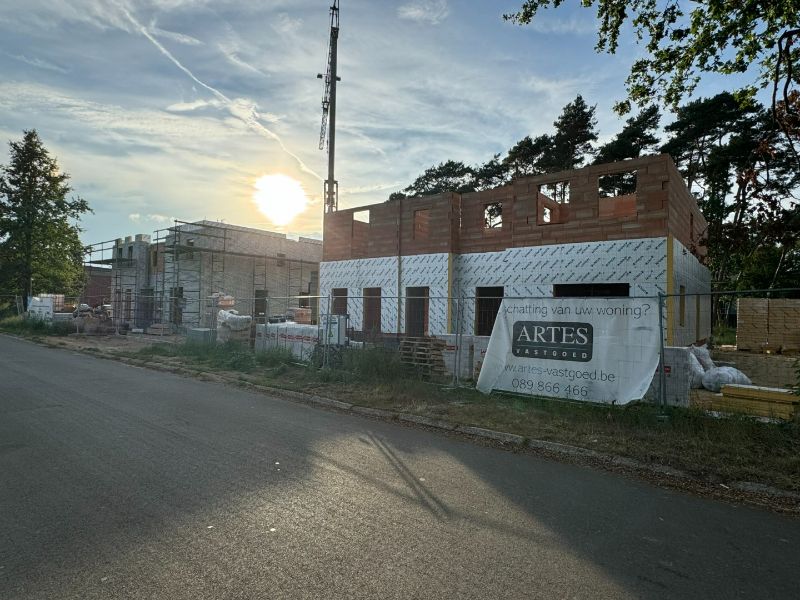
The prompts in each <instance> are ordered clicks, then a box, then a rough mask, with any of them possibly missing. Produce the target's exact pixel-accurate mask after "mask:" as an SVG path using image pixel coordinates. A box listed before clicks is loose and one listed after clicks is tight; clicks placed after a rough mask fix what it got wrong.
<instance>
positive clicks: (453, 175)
mask: <svg viewBox="0 0 800 600" xmlns="http://www.w3.org/2000/svg"><path fill="white" fill-rule="evenodd" d="M473 176H474V172H473V170H472V168H471V167H468V166H467V165H465V164H464V163H463V162H456V161H454V160H448V161H447V162H443V163H439V164H438V165H435V166H433V167H431V168H429V169H426V170H425V172H424V173H423V174H422V175H420V176H419V177H417V178H416V179H415V180H414V182H413V183H412V184H411V185H409V186H408V187H407V188H405V189H404V190H403V193H404V194H406V195H407V196H430V195H433V194H441V193H443V192H458V193H463V192H474V191H475V187H474V185H473Z"/></svg>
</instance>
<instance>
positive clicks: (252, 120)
mask: <svg viewBox="0 0 800 600" xmlns="http://www.w3.org/2000/svg"><path fill="white" fill-rule="evenodd" d="M120 10H121V11H122V13H123V14H124V15H125V17H126V18H127V19H128V20H129V21H130V23H131V24H132V25H133V26H134V27H135V28H136V29H137V30H138V31H139V33H141V34H142V35H143V36H144V37H145V38H147V39H148V40H149V41H150V43H152V44H153V45H154V46H155V47H156V49H157V50H158V51H159V52H161V54H163V55H164V56H165V57H166V58H167V59H169V60H170V61H171V62H172V63H173V64H174V65H175V66H176V67H178V69H180V70H181V71H183V73H185V74H186V75H187V76H188V77H189V78H190V79H191V80H192V81H194V82H195V83H196V84H197V85H199V86H200V87H202V88H204V89H206V90H208V91H209V92H211V93H212V94H213V95H214V97H215V98H217V99H218V100H220V101H221V102H222V103H223V104H224V105H225V107H226V108H227V110H228V112H229V113H230V114H231V115H232V116H233V117H235V118H237V119H239V120H240V121H242V122H243V123H244V124H245V125H247V126H248V127H249V128H250V129H252V130H253V131H256V132H257V133H260V134H262V135H264V136H265V137H267V138H269V139H271V140H274V141H275V142H277V143H278V145H279V146H280V147H281V149H282V150H283V151H284V152H285V153H286V154H288V155H289V156H291V157H292V158H293V159H294V160H295V161H296V162H297V164H298V165H299V167H300V168H301V169H302V170H303V171H305V172H306V173H308V174H309V175H313V176H314V177H316V178H317V179H319V180H320V181H321V180H322V177H321V176H320V175H319V174H318V173H317V172H316V171H314V170H313V169H311V167H309V166H308V165H306V164H305V163H304V162H303V160H302V159H301V158H300V157H299V156H297V154H295V153H293V152H292V151H291V150H289V148H288V147H287V146H286V144H284V142H283V140H282V139H281V137H280V136H279V135H278V134H277V133H274V132H273V131H272V130H270V129H268V128H267V127H265V126H264V125H263V124H262V123H261V121H260V115H259V113H258V111H257V110H256V108H257V106H256V104H255V103H254V102H250V103H249V104H248V103H247V102H243V101H240V100H231V99H230V98H228V97H227V96H226V95H225V94H223V93H222V92H221V91H219V90H218V89H217V88H215V87H212V86H210V85H208V84H207V83H205V82H204V81H201V80H200V79H199V78H198V77H196V76H195V75H194V73H192V72H191V71H190V70H189V69H188V68H187V67H186V66H184V65H183V63H181V62H180V61H179V60H178V59H177V58H175V56H173V55H172V53H171V52H170V51H169V50H167V49H166V48H165V47H164V46H163V45H162V44H161V42H159V41H158V40H157V39H156V38H155V37H153V34H151V33H150V31H148V29H147V28H146V27H145V26H144V25H142V24H141V23H140V22H139V21H138V20H137V19H136V17H134V16H133V15H132V14H131V12H130V11H129V10H128V9H127V8H126V7H124V6H121V7H120Z"/></svg>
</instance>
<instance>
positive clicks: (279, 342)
mask: <svg viewBox="0 0 800 600" xmlns="http://www.w3.org/2000/svg"><path fill="white" fill-rule="evenodd" d="M318 342H319V327H318V326H317V325H304V324H301V323H267V324H260V323H259V324H258V325H256V342H255V349H256V352H266V351H267V350H272V349H276V348H281V349H284V350H288V351H289V352H291V353H292V356H294V357H295V358H298V359H300V360H310V359H311V355H312V354H313V352H314V348H316V346H317V343H318Z"/></svg>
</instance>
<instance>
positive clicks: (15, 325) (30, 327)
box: [0, 316, 75, 337]
mask: <svg viewBox="0 0 800 600" xmlns="http://www.w3.org/2000/svg"><path fill="white" fill-rule="evenodd" d="M0 331H3V332H5V333H13V334H14V335H21V336H25V337H34V336H35V337H41V336H66V335H69V334H70V333H75V327H74V326H73V325H72V323H69V322H67V321H52V322H51V321H44V320H42V319H32V318H25V317H22V316H18V317H17V316H14V317H6V318H5V319H2V320H0Z"/></svg>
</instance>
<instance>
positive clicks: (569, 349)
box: [511, 321, 594, 362]
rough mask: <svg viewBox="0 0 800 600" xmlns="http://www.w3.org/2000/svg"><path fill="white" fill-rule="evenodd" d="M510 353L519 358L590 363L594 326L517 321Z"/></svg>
mask: <svg viewBox="0 0 800 600" xmlns="http://www.w3.org/2000/svg"><path fill="white" fill-rule="evenodd" d="M513 334H514V337H513V338H512V339H511V352H512V353H513V354H514V356H517V357H519V358H542V359H547V360H569V361H574V362H589V361H590V360H592V346H593V336H594V329H593V327H592V325H591V323H567V322H561V321H517V322H515V323H514V331H513Z"/></svg>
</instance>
